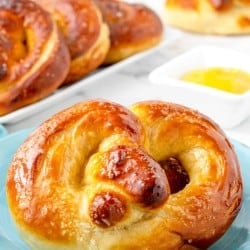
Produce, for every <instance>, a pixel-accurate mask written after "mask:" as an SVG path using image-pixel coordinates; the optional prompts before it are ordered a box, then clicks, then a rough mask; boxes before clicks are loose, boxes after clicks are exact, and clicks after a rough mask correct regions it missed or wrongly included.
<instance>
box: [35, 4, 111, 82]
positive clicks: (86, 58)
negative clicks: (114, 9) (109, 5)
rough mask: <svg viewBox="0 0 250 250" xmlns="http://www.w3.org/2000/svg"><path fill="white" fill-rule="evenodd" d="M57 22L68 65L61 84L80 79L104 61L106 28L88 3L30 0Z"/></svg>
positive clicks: (106, 41)
mask: <svg viewBox="0 0 250 250" xmlns="http://www.w3.org/2000/svg"><path fill="white" fill-rule="evenodd" d="M34 1H35V2H37V3H38V4H40V5H41V6H42V7H43V8H45V9H46V10H48V11H49V12H50V13H51V14H52V16H53V17H54V19H55V20H56V21H57V24H58V26H59V28H60V29H61V31H62V33H63V35H64V38H65V41H66V43H67V45H68V48H69V51H70V56H71V66H70V71H69V74H68V76H67V78H66V79H65V83H73V82H75V81H77V80H80V79H81V78H83V77H84V76H86V75H87V74H89V73H90V72H92V71H93V70H95V69H96V68H97V67H98V66H100V64H102V62H103V61H104V59H105V57H106V55H107V52H108V49H109V46H110V40H109V29H108V27H107V25H106V24H105V23H104V22H103V19H102V15H101V13H100V10H99V9H98V8H97V6H96V5H95V3H94V2H93V1H92V0H84V1H82V0H34Z"/></svg>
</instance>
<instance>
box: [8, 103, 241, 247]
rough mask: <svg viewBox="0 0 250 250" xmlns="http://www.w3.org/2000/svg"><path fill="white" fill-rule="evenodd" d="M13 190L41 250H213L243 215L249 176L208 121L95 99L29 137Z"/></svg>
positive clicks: (15, 207) (168, 109) (175, 108)
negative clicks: (244, 178) (244, 175)
mask: <svg viewBox="0 0 250 250" xmlns="http://www.w3.org/2000/svg"><path fill="white" fill-rule="evenodd" d="M6 190H7V200H8V205H9V210H10V213H11V215H12V217H13V219H14V221H15V223H16V225H17V227H18V229H19V231H20V233H21V236H22V237H23V239H24V240H25V242H26V243H27V244H28V245H29V246H30V247H31V248H32V249H36V250H39V249H43V250H46V249H53V250H56V249H70V250H72V249H81V250H82V249H88V250H97V249H99V250H100V249H102V250H107V249H108V250H111V249H119V250H125V249H149V250H154V249H157V250H168V249H197V248H201V249H205V248H207V247H209V246H210V245H211V244H212V243H213V242H215V241H216V240H217V239H218V238H220V237H221V236H222V235H223V234H224V232H225V231H226V230H227V229H228V227H229V226H230V225H231V223H232V222H233V220H234V218H235V217H236V215H237V214H238V212H239V209H240V206H241V200H242V179H241V174H240V169H239V163H238V160H237V157H236V155H235V152H234V150H233V147H232V145H231V144H230V142H229V141H228V140H227V138H226V136H225V134H224V133H223V132H222V131H221V129H220V128H219V127H218V126H217V125H216V124H215V123H214V122H212V121H211V120H209V119H208V118H207V117H205V116H203V115H202V114H200V113H197V112H195V111H192V110H190V109H188V108H185V107H182V106H179V105H176V104H172V103H165V102H160V101H144V102H140V103H137V104H134V105H133V106H132V107H130V109H127V108H125V107H123V106H121V105H119V104H116V103H112V102H108V101H105V100H89V101H85V102H82V103H79V104H76V105H75V106H73V107H71V108H69V109H67V110H64V111H62V112H60V113H58V114H56V115H55V116H53V117H52V118H50V119H49V120H47V121H46V122H45V123H43V124H42V125H41V126H40V127H39V128H38V129H36V131H35V132H33V133H32V134H31V135H30V136H29V138H28V139H27V140H26V141H25V142H24V143H23V144H22V145H21V147H20V148H19V150H18V151H17V153H16V154H15V156H14V159H13V161H12V163H11V164H10V168H9V171H8V178H7V184H6Z"/></svg>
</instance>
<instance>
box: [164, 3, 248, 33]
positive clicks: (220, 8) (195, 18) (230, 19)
mask: <svg viewBox="0 0 250 250" xmlns="http://www.w3.org/2000/svg"><path fill="white" fill-rule="evenodd" d="M249 13H250V5H249V1H246V0H165V14H164V19H165V20H166V22H167V23H168V24H170V25H173V26H176V27H179V28H182V29H185V30H189V31H193V32H199V33H206V34H219V35H240V34H249V33H250V14H249Z"/></svg>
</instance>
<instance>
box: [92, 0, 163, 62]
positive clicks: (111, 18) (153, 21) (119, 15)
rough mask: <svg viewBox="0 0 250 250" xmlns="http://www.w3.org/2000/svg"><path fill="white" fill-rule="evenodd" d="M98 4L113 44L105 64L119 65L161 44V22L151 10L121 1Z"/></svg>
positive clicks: (113, 0)
mask: <svg viewBox="0 0 250 250" xmlns="http://www.w3.org/2000/svg"><path fill="white" fill-rule="evenodd" d="M95 2H96V3H97V5H98V6H99V8H100V10H101V13H102V15H103V18H104V21H105V22H106V23H107V24H108V27H109V30H110V42H111V44H110V49H109V51H108V54H107V56H106V58H105V61H104V64H112V63H116V62H119V61H121V60H123V59H125V58H127V57H129V56H131V55H134V54H136V53H138V52H142V51H145V50H147V49H149V48H152V47H154V46H156V45H157V44H159V43H160V42H161V40H162V38H163V25H162V22H161V19H160V17H159V16H158V15H157V14H156V13H155V12H154V11H153V10H152V9H150V8H149V7H147V6H145V5H143V4H132V3H127V2H125V1H118V0H95Z"/></svg>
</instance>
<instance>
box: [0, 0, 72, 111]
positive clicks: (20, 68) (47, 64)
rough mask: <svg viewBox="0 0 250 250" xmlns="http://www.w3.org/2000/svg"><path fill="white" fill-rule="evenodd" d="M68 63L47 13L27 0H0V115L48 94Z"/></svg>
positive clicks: (66, 53)
mask: <svg viewBox="0 0 250 250" xmlns="http://www.w3.org/2000/svg"><path fill="white" fill-rule="evenodd" d="M69 63H70V58H69V53H68V49H67V47H66V44H65V43H64V40H63V38H62V36H61V34H60V32H59V31H58V28H57V25H56V23H55V22H54V21H53V20H52V18H51V16H50V15H49V13H47V12H45V11H44V10H43V9H42V8H40V7H39V6H38V5H36V4H35V3H33V2H31V1H23V0H12V1H1V2H0V115H3V114H7V113H9V112H12V111H14V110H16V109H18V108H20V107H23V106H26V105H28V104H31V103H34V102H36V101H38V100H40V99H42V98H44V97H46V96H48V95H49V94H51V93H52V92H53V91H54V90H55V89H56V88H57V87H58V86H59V85H60V84H61V83H62V81H63V80H64V79H65V77H66V75H67V73H68V70H69Z"/></svg>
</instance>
